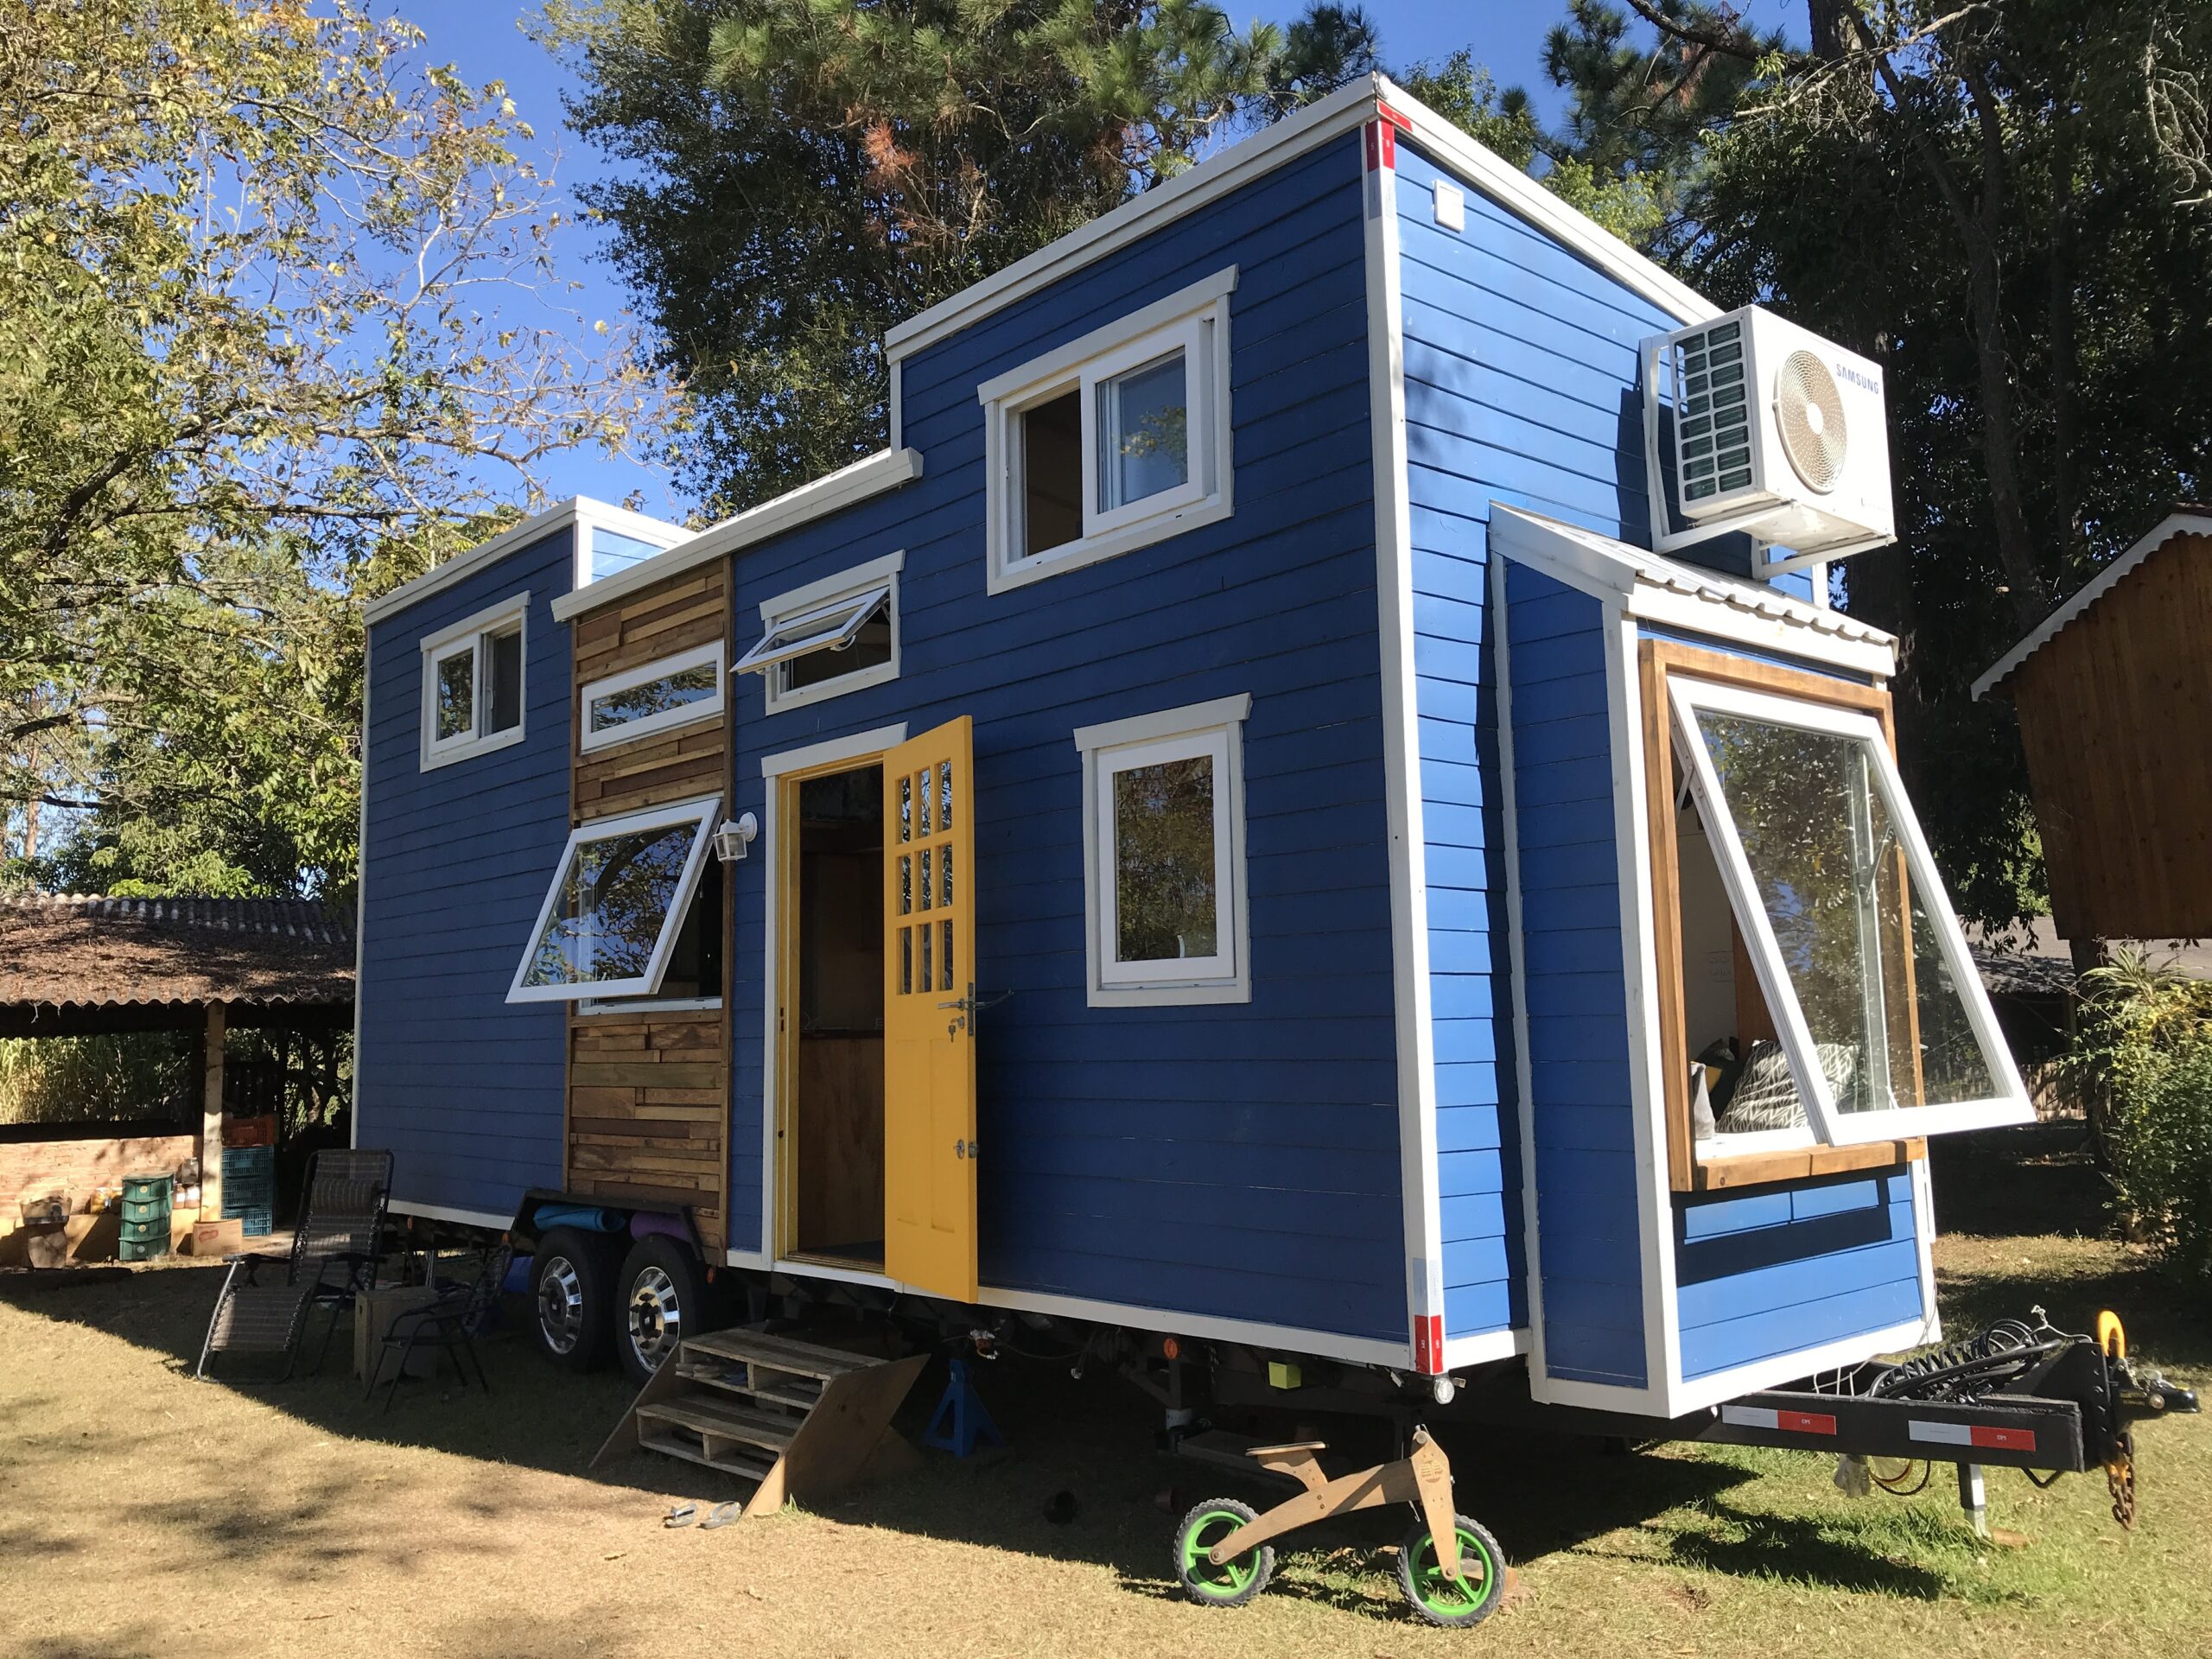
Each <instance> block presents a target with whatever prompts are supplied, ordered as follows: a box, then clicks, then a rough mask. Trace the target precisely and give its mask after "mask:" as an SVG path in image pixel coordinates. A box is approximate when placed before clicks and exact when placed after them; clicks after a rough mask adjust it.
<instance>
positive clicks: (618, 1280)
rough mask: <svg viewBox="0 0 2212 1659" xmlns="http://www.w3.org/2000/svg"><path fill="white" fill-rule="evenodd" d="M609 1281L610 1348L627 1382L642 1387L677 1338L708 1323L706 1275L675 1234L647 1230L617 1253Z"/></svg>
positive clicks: (673, 1348) (695, 1333)
mask: <svg viewBox="0 0 2212 1659" xmlns="http://www.w3.org/2000/svg"><path fill="white" fill-rule="evenodd" d="M614 1285H615V1300H616V1304H617V1306H616V1308H615V1311H614V1318H613V1325H614V1333H615V1334H614V1350H615V1353H616V1354H617V1356H618V1357H620V1359H621V1361H622V1369H623V1370H625V1371H626V1372H627V1373H628V1374H629V1377H630V1382H631V1383H632V1385H633V1386H634V1387H637V1388H640V1389H642V1388H643V1387H645V1384H646V1383H650V1382H652V1376H653V1373H654V1372H655V1371H657V1370H659V1369H660V1368H661V1364H662V1362H663V1361H664V1360H667V1359H670V1358H671V1357H674V1355H675V1353H676V1349H677V1344H679V1343H681V1342H682V1341H683V1338H686V1337H696V1336H698V1335H699V1334H701V1333H702V1332H704V1331H705V1330H707V1329H708V1327H709V1325H710V1324H711V1323H712V1321H711V1320H710V1319H709V1318H708V1316H707V1275H706V1273H705V1271H704V1270H703V1269H702V1268H701V1267H700V1265H699V1258H698V1257H697V1256H696V1255H692V1253H691V1252H690V1249H687V1248H685V1246H684V1244H683V1242H682V1241H681V1240H680V1239H674V1238H671V1237H669V1236H666V1235H665V1234H660V1233H648V1234H647V1235H646V1236H645V1237H643V1238H641V1239H639V1241H638V1242H637V1243H634V1244H632V1246H631V1247H630V1253H629V1255H626V1256H624V1257H623V1258H622V1271H621V1272H620V1274H617V1275H616V1276H615V1281H614Z"/></svg>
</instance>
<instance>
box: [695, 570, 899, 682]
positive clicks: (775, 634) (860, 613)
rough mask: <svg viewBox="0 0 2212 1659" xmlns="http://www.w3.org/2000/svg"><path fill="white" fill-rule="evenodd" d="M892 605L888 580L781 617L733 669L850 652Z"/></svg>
mask: <svg viewBox="0 0 2212 1659" xmlns="http://www.w3.org/2000/svg"><path fill="white" fill-rule="evenodd" d="M890 604H891V584H890V583H888V582H885V583H883V584H882V585H881V586H880V587H875V588H867V589H864V590H863V591H861V592H860V593H857V594H848V595H847V596H846V597H844V598H842V599H839V600H833V601H831V602H830V603H829V604H827V605H824V606H822V607H819V608H818V609H816V610H811V611H808V612H806V613H804V615H800V616H794V617H788V618H783V619H779V620H777V621H776V622H775V624H774V625H773V626H771V627H770V628H769V630H768V632H766V634H765V635H764V636H763V637H762V639H761V640H760V644H758V645H755V646H753V649H752V650H750V651H748V652H746V653H745V655H744V656H742V657H741V658H738V659H737V665H736V667H735V669H734V672H735V673H739V674H761V673H766V671H768V670H770V669H772V668H774V667H775V666H776V665H777V664H779V663H788V662H791V661H793V660H794V659H796V658H801V657H806V656H810V655H811V654H812V653H814V652H817V651H848V650H849V649H851V647H852V645H853V643H854V642H855V640H857V639H859V638H860V637H861V630H862V629H863V628H865V627H867V626H868V624H869V623H870V622H871V621H873V620H875V619H876V618H877V617H879V616H880V615H882V614H883V613H885V611H886V610H887V608H888V607H889V606H890Z"/></svg>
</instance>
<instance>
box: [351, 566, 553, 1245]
mask: <svg viewBox="0 0 2212 1659" xmlns="http://www.w3.org/2000/svg"><path fill="white" fill-rule="evenodd" d="M574 569H575V567H574V555H573V551H572V547H571V542H570V537H569V531H565V530H563V531H557V532H556V533H555V534H553V535H550V536H548V537H544V538H543V539H542V540H540V541H537V542H533V543H530V544H529V545H528V546H526V547H523V548H519V549H517V550H515V551H513V552H512V553H510V554H509V555H507V556H505V557H504V558H502V559H499V561H497V562H496V563H493V564H491V565H488V566H486V568H485V569H481V570H479V571H475V572H474V573H472V574H471V575H468V576H467V577H465V578H463V579H462V580H461V581H460V582H456V583H455V584H454V586H452V587H450V588H446V589H445V590H444V591H443V592H442V593H438V594H432V595H431V596H430V597H429V598H428V599H425V600H423V601H420V602H418V603H416V604H414V605H411V606H409V607H407V608H406V609H405V610H403V611H401V612H399V613H397V614H396V615H393V616H391V617H387V618H385V619H384V620H380V621H378V622H377V623H376V624H374V625H373V626H372V627H371V628H370V630H369V660H368V669H367V673H368V683H369V698H370V703H369V709H370V716H371V718H370V725H369V730H368V749H367V753H366V756H365V764H364V776H365V785H364V786H365V791H366V795H367V800H366V809H365V824H364V827H365V842H364V843H363V847H362V854H361V858H362V871H363V877H362V897H361V908H360V929H361V980H360V988H359V997H360V1021H361V1026H360V1038H361V1040H360V1052H359V1054H358V1055H357V1056H356V1057H355V1065H356V1067H357V1071H358V1077H359V1082H358V1084H357V1085H356V1101H357V1111H356V1116H355V1120H354V1133H355V1136H356V1139H357V1140H358V1141H359V1144H360V1145H362V1146H364V1147H391V1149H392V1153H393V1173H392V1183H393V1188H392V1191H393V1197H394V1198H395V1199H397V1200H399V1201H403V1202H408V1203H416V1204H428V1205H439V1206H442V1207H448V1208H454V1209H461V1210H470V1211H480V1212H482V1213H485V1214H492V1215H500V1216H505V1215H512V1213H513V1211H514V1205H515V1201H516V1199H517V1198H518V1197H519V1196H520V1195H521V1192H522V1190H523V1189H524V1187H529V1186H555V1185H559V1183H560V1179H561V1173H562V1141H561V1114H562V1095H563V1086H562V1047H563V1036H562V1027H563V1012H562V1010H561V1008H560V1007H558V1006H557V1005H554V1004H549V1003H543V1002H537V1003H523V1004H517V1005H512V1006H510V1005H509V1004H508V1002H507V1001H506V995H507V986H508V984H509V983H510V982H512V979H513V977H514V971H515V964H516V963H518V962H519V961H520V960H521V957H522V952H523V949H524V945H525V944H527V942H528V936H529V932H530V928H531V923H532V922H533V921H534V920H535V919H536V918H537V907H538V905H539V903H540V902H541V901H542V900H543V898H544V896H545V884H546V883H547V882H548V881H550V880H552V877H553V867H554V865H555V864H556V862H557V861H559V859H560V855H561V849H562V846H563V843H564V842H566V841H567V839H568V834H569V812H568V803H569V744H570V737H569V727H570V724H571V721H570V718H569V703H570V696H569V630H568V628H567V626H565V625H564V624H562V623H559V622H556V621H555V620H553V614H552V610H551V605H552V601H553V600H554V599H556V597H558V596H559V595H560V594H565V593H567V592H568V591H569V584H570V582H571V580H572V578H573V574H574ZM524 591H527V592H528V593H529V594H530V596H531V602H530V616H529V620H528V622H527V624H526V629H527V637H526V639H525V641H524V670H523V671H524V715H523V729H524V740H523V741H521V742H520V743H518V744H515V745H513V746H512V747H507V748H504V749H499V750H496V751H494V752H493V753H489V754H484V755H478V756H474V757H473V758H471V759H468V760H461V761H456V762H455V763H454V764H453V765H451V766H442V767H440V768H438V769H437V770H436V771H435V772H424V771H423V770H422V769H421V747H420V741H421V740H420V733H421V721H422V689H423V657H422V651H421V647H420V641H421V640H422V639H423V636H425V635H426V634H429V633H434V632H436V631H437V630H439V629H440V628H442V627H444V626H448V624H450V623H453V622H457V621H459V620H461V618H462V617H464V616H467V615H469V614H470V613H473V612H475V611H480V610H482V609H483V608H485V607H486V606H489V605H492V604H494V603H496V602H498V601H500V600H502V599H505V598H507V597H509V596H511V595H512V594H517V593H520V592H524Z"/></svg>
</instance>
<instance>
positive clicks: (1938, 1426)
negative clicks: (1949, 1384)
mask: <svg viewBox="0 0 2212 1659" xmlns="http://www.w3.org/2000/svg"><path fill="white" fill-rule="evenodd" d="M1905 1432H1906V1433H1909V1434H1910V1435H1911V1437H1912V1438H1913V1439H1914V1440H1927V1441H1929V1442H1930V1443H1932V1444H1934V1445H1936V1446H1989V1447H1991V1448H1993V1449H1994V1450H1997V1451H2000V1452H2032V1451H2034V1450H2035V1449H2036V1432H2035V1430H2033V1429H2031V1428H1998V1427H1991V1426H1989V1425H1986V1424H1980V1423H1930V1422H1925V1421H1922V1420H1921V1419H1919V1418H1917V1417H1916V1418H1913V1419H1912V1420H1911V1421H1909V1422H1908V1423H1907V1424H1906V1425H1905Z"/></svg>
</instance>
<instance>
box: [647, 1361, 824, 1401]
mask: <svg viewBox="0 0 2212 1659" xmlns="http://www.w3.org/2000/svg"><path fill="white" fill-rule="evenodd" d="M760 1369H761V1370H762V1372H763V1374H764V1375H765V1376H767V1377H768V1378H770V1379H772V1380H770V1381H766V1382H753V1381H749V1380H748V1377H749V1376H750V1374H751V1372H752V1370H753V1368H752V1367H750V1366H746V1367H741V1368H740V1369H738V1370H731V1369H730V1365H729V1363H728V1362H727V1361H717V1362H716V1363H714V1364H711V1365H701V1364H698V1363H684V1364H680V1365H678V1366H677V1375H678V1376H681V1377H682V1378H683V1380H684V1381H685V1382H687V1383H693V1384H696V1386H698V1387H700V1388H702V1389H721V1391H722V1392H724V1393H726V1394H741V1395H746V1396H747V1397H748V1398H751V1399H754V1400H769V1401H772V1402H775V1403H776V1404H777V1405H779V1406H795V1407H797V1408H798V1409H799V1410H801V1411H807V1410H810V1409H811V1408H814V1407H815V1406H817V1405H819V1404H820V1403H821V1402H822V1385H821V1384H820V1383H818V1382H817V1381H816V1380H815V1379H813V1378H812V1377H805V1376H786V1375H785V1373H783V1372H780V1371H775V1370H768V1368H766V1367H765V1366H764V1367H762V1368H760Z"/></svg>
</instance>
